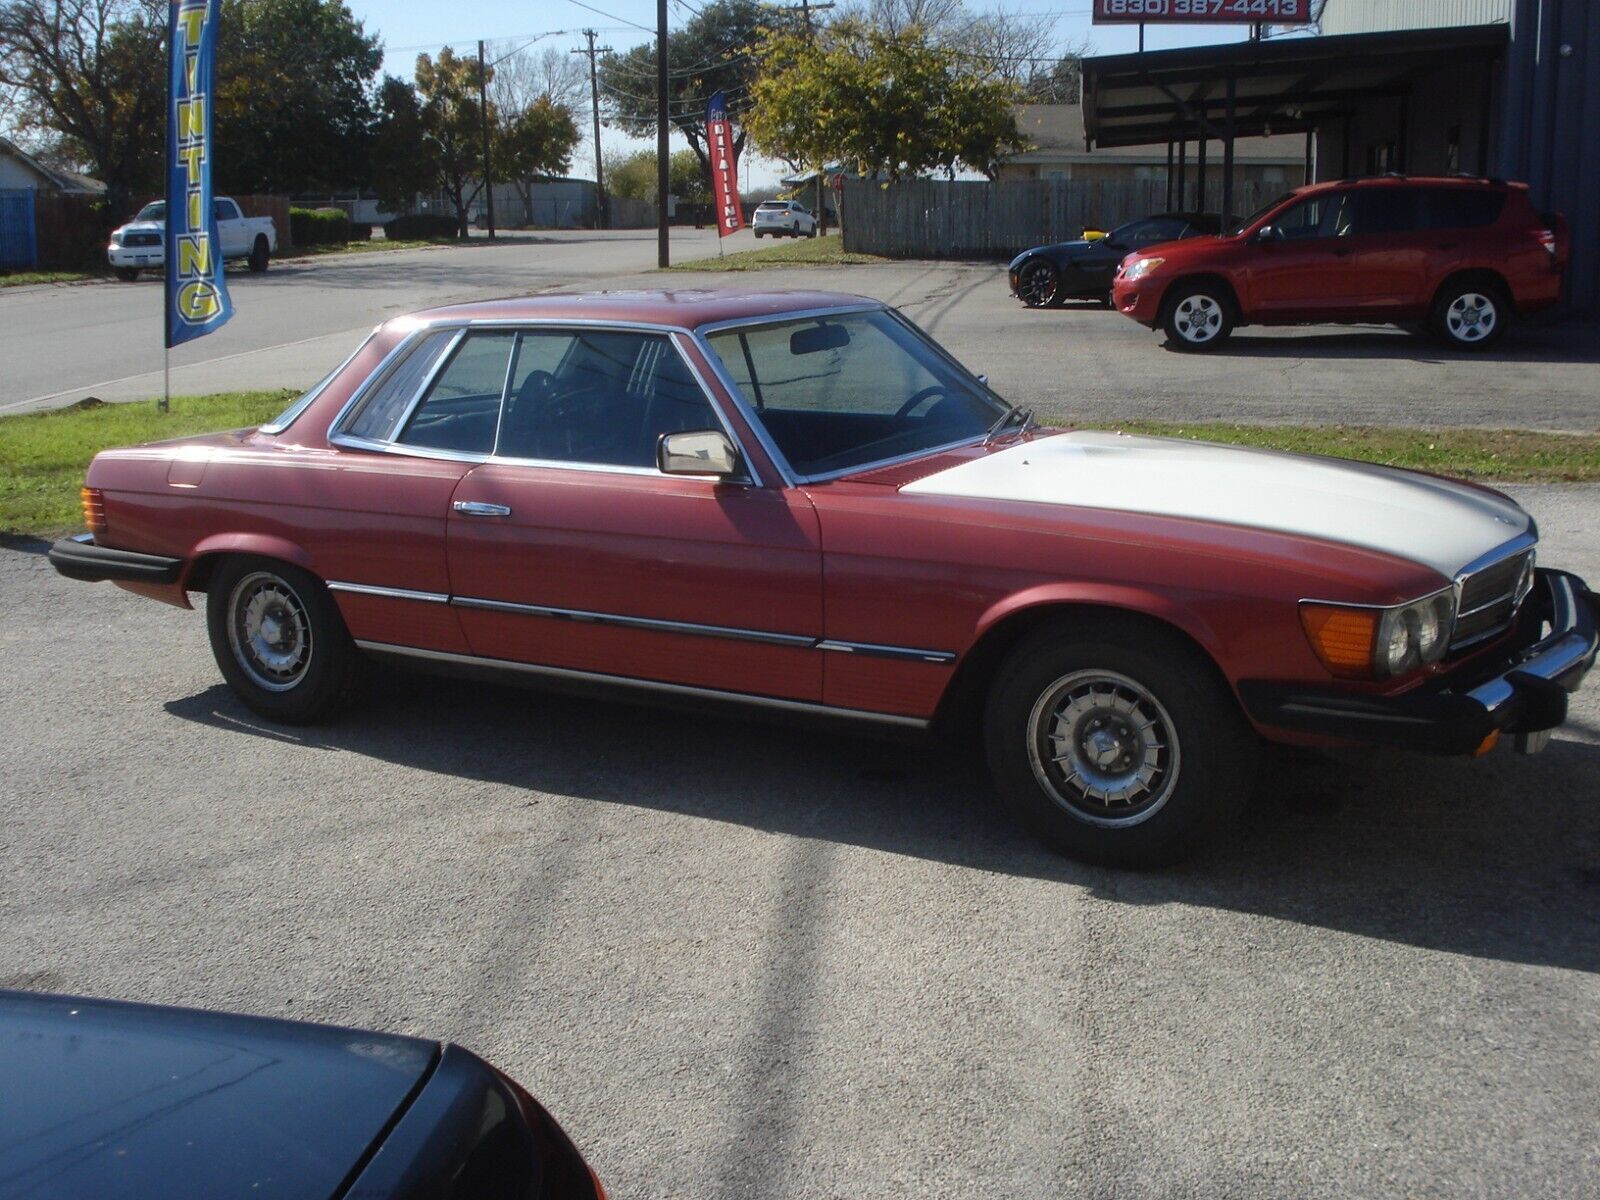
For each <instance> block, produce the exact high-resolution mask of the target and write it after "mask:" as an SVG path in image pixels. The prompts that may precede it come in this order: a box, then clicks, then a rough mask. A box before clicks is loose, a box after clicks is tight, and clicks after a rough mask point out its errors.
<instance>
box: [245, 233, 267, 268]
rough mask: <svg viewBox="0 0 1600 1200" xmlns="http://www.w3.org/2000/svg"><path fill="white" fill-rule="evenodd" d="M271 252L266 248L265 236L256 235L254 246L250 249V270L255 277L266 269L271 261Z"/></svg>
mask: <svg viewBox="0 0 1600 1200" xmlns="http://www.w3.org/2000/svg"><path fill="white" fill-rule="evenodd" d="M271 258H272V252H271V250H270V249H268V247H267V237H266V234H257V235H256V240H255V244H254V245H252V246H251V247H250V269H251V270H252V271H254V272H255V273H256V274H257V275H259V274H261V272H263V271H265V270H266V269H267V263H268V262H270V261H271Z"/></svg>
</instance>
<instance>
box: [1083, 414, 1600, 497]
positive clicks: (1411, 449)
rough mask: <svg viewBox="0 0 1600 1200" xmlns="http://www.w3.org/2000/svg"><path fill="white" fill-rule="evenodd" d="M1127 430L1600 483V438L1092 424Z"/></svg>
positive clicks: (1515, 478) (1509, 476)
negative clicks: (1599, 481)
mask: <svg viewBox="0 0 1600 1200" xmlns="http://www.w3.org/2000/svg"><path fill="white" fill-rule="evenodd" d="M1090 424H1092V425H1094V426H1096V427H1098V428H1105V429H1120V430H1122V431H1123V432H1125V433H1150V434H1159V435H1161V436H1164V437H1179V438H1189V439H1191V440H1195V441H1205V442H1227V443H1230V444H1232V445H1237V446H1263V447H1266V448H1268V449H1272V450H1292V451H1295V452H1297V453H1300V454H1330V455H1333V456H1335V457H1337V458H1354V459H1359V460H1360V461H1362V462H1371V463H1382V464H1383V465H1385V466H1390V467H1409V468H1411V469H1413V470H1418V471H1432V472H1434V473H1436V474H1439V475H1454V476H1457V477H1459V478H1463V479H1496V480H1501V481H1503V482H1510V483H1532V482H1541V483H1549V482H1592V481H1595V480H1600V435H1595V434H1565V433H1533V432H1530V431H1527V430H1520V429H1395V428H1390V427H1386V426H1371V425H1232V424H1227V423H1224V422H1207V423H1194V422H1172V421H1118V422H1098V421H1097V422H1090Z"/></svg>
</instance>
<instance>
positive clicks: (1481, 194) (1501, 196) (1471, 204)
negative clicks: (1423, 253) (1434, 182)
mask: <svg viewBox="0 0 1600 1200" xmlns="http://www.w3.org/2000/svg"><path fill="white" fill-rule="evenodd" d="M1418 200H1419V205H1418V207H1419V209H1420V213H1421V218H1422V219H1421V225H1422V227H1423V228H1424V229H1481V228H1483V227H1484V226H1485V225H1493V224H1494V223H1495V222H1496V221H1498V220H1499V219H1500V214H1501V213H1502V212H1503V211H1505V207H1506V194H1505V193H1504V192H1501V191H1489V190H1487V189H1485V190H1479V189H1477V188H1424V189H1422V190H1421V192H1420V194H1419V197H1418Z"/></svg>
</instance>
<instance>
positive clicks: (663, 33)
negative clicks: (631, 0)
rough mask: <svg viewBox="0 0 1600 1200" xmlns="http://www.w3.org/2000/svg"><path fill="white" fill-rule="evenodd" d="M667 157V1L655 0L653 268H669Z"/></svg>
mask: <svg viewBox="0 0 1600 1200" xmlns="http://www.w3.org/2000/svg"><path fill="white" fill-rule="evenodd" d="M670 166H671V159H670V158H668V156H667V0H656V266H658V267H669V266H671V265H672V252H671V250H669V249H668V247H667V188H669V187H670V186H671V184H672V176H671V170H670Z"/></svg>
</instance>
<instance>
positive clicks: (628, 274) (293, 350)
mask: <svg viewBox="0 0 1600 1200" xmlns="http://www.w3.org/2000/svg"><path fill="white" fill-rule="evenodd" d="M674 238H675V242H674V247H675V248H674V251H673V253H674V256H675V260H677V261H683V260H685V259H687V258H690V257H693V256H696V255H709V254H714V253H715V249H716V247H715V236H714V234H713V233H711V231H702V232H700V233H696V232H695V231H692V230H681V231H675V233H674ZM754 244H755V243H754V241H753V240H752V239H751V238H750V236H749V235H748V234H743V235H740V236H739V237H738V238H736V239H734V240H733V241H732V242H730V243H729V248H731V249H737V248H740V247H742V246H747V245H754ZM654 262H655V242H654V234H653V233H650V232H648V231H646V232H643V233H640V232H634V233H614V234H603V235H596V234H592V233H573V234H550V235H544V236H542V237H541V238H540V239H539V240H537V241H535V242H528V243H516V244H511V243H507V244H506V245H504V246H496V247H490V246H488V245H474V246H472V247H470V248H466V249H460V250H456V249H449V250H424V251H410V252H404V251H402V252H396V253H393V254H378V255H366V256H359V257H349V258H340V259H321V260H311V261H308V262H306V263H304V264H283V265H281V266H279V267H274V268H273V270H272V271H270V272H269V273H268V274H267V275H266V276H265V277H261V278H257V277H253V276H249V275H243V276H237V277H235V279H234V281H233V282H234V283H235V284H236V285H237V287H236V291H235V295H236V298H237V300H238V303H239V307H240V314H241V315H240V316H239V317H237V318H236V319H235V320H234V321H233V322H232V323H231V324H229V325H228V326H226V327H225V328H224V329H223V330H222V331H221V332H220V333H217V334H215V335H213V336H211V337H207V338H203V339H201V340H200V341H198V342H195V343H191V345H190V346H188V347H185V348H182V349H180V350H178V351H176V352H175V353H174V356H173V360H174V362H175V363H179V364H183V365H180V366H179V367H178V368H177V369H176V370H175V371H174V372H173V388H174V390H175V392H177V393H179V394H183V393H190V394H193V393H198V392H207V391H218V390H224V389H232V388H246V387H308V386H309V385H310V384H312V383H314V382H315V381H316V380H317V379H319V378H320V377H321V376H322V375H323V374H324V373H325V372H326V371H327V370H328V369H329V368H331V367H333V366H334V365H336V364H337V363H338V362H339V361H340V360H341V359H342V358H343V357H344V355H346V354H347V353H348V352H349V351H350V350H351V349H353V348H354V347H355V345H356V344H357V343H358V342H359V341H360V339H361V338H362V337H364V336H365V335H366V333H367V331H368V330H369V329H370V328H371V327H372V325H373V324H375V323H376V322H377V321H379V320H381V319H383V318H385V317H388V316H392V315H394V314H396V313H399V312H406V311H409V310H411V309H415V308H419V307H423V306H426V305H430V304H442V303H446V302H448V301H452V300H461V299H467V298H470V297H474V296H498V295H509V294H518V293H527V292H532V291H539V290H544V289H548V288H553V287H558V286H577V287H662V286H673V287H707V286H730V287H746V288H748V287H752V286H755V287H765V288H782V287H788V288H795V287H821V288H826V289H833V290H837V291H845V292H853V293H858V294H862V295H867V296H873V297H876V298H878V299H882V300H886V301H889V302H890V303H893V304H897V305H899V306H901V307H902V308H903V309H904V310H905V311H906V312H907V313H909V314H910V315H911V316H912V317H913V318H914V319H916V320H917V321H919V322H920V323H921V324H922V325H923V326H925V327H926V328H927V329H928V330H930V331H931V332H932V333H933V334H934V335H935V336H937V337H938V338H939V340H940V341H942V342H943V343H944V344H945V345H947V346H948V347H949V348H950V349H951V350H952V351H953V352H954V353H955V354H956V355H957V356H958V357H960V358H961V359H962V360H963V361H964V362H966V363H967V364H968V365H969V366H971V367H972V368H973V369H974V370H976V371H980V372H983V373H986V374H988V375H989V376H990V377H991V378H992V379H993V381H994V383H995V385H996V386H997V387H998V388H999V389H1000V391H1001V392H1002V393H1003V394H1004V395H1006V396H1007V397H1008V398H1010V399H1014V400H1019V401H1021V402H1023V403H1026V404H1029V405H1032V406H1034V407H1035V408H1036V409H1038V410H1039V412H1040V413H1041V414H1042V415H1044V416H1047V417H1049V418H1051V419H1053V420H1058V421H1081V422H1085V423H1089V424H1102V423H1107V422H1114V421H1116V420H1118V419H1129V418H1135V417H1155V418H1161V419H1168V420H1194V421H1202V420H1212V419H1226V420H1238V421H1265V422H1277V421H1289V422H1311V423H1327V422H1344V423H1355V424H1362V423H1367V424H1387V425H1420V426H1448V425H1478V426H1487V427H1497V428H1525V429H1549V430H1558V431H1593V430H1596V429H1600V391H1597V389H1596V387H1595V382H1594V381H1595V373H1596V370H1597V369H1600V327H1597V326H1594V325H1586V324H1572V323H1569V324H1565V325H1559V326H1553V327H1547V326H1537V327H1533V328H1524V329H1519V330H1517V331H1516V332H1515V334H1514V335H1513V336H1511V337H1508V338H1507V339H1506V340H1505V342H1504V343H1503V344H1502V345H1501V346H1500V347H1497V348H1495V349H1493V350H1491V351H1489V352H1487V353H1484V354H1477V355H1465V356H1463V355H1457V354H1452V353H1449V352H1446V351H1444V350H1443V349H1442V348H1441V347H1439V346H1437V345H1436V344H1434V343H1433V342H1432V341H1430V340H1429V339H1427V338H1425V337H1422V336H1420V335H1417V334H1412V333H1407V332H1404V331H1401V330H1396V329H1389V328H1385V327H1332V326H1328V327H1317V328H1311V329H1276V330H1265V329H1261V330H1258V329H1250V330H1246V331H1244V332H1243V333H1241V334H1240V335H1239V336H1238V337H1237V338H1236V339H1235V340H1234V341H1233V343H1231V344H1230V345H1229V346H1227V347H1225V348H1224V349H1222V350H1221V351H1219V352H1217V353H1214V354H1211V355H1205V356H1196V355H1187V354H1179V353H1176V352H1174V351H1171V350H1168V349H1165V348H1164V347H1163V346H1162V344H1161V339H1160V338H1159V337H1158V336H1157V335H1155V334H1153V333H1151V332H1150V331H1149V330H1146V329H1144V328H1142V327H1141V326H1138V325H1135V324H1134V323H1133V322H1131V321H1129V320H1127V319H1126V318H1124V317H1121V316H1118V315H1117V314H1115V313H1112V312H1109V311H1107V310H1105V309H1103V308H1101V307H1100V306H1098V305H1094V304H1084V305H1074V306H1070V307H1068V308H1066V309H1064V310H1047V311H1030V310H1028V309H1024V308H1022V307H1021V306H1020V305H1018V304H1017V303H1016V302H1015V301H1014V300H1012V299H1011V298H1010V296H1009V295H1008V294H1007V291H1006V286H1005V280H1004V276H1003V273H1002V272H1001V271H1000V270H999V269H998V268H997V267H996V266H993V265H980V266H974V265H964V264H948V263H926V262H916V263H893V264H880V265H873V266H866V267H835V268H807V269H790V270H781V271H763V272H761V273H759V274H751V273H739V274H731V273H725V274H704V275H701V274H692V275H683V274H674V275H660V274H648V273H647V274H640V273H639V272H640V271H641V270H643V269H644V268H647V267H651V266H653V265H654ZM18 292H20V293H21V294H18ZM159 319H160V308H159V296H158V285H157V283H156V282H155V281H153V280H152V281H150V282H148V283H144V284H140V285H138V286H137V287H129V286H126V285H117V286H114V285H110V284H106V285H96V286H93V287H76V288H47V289H19V290H18V291H17V292H6V291H0V362H4V363H5V364H6V369H5V371H3V372H0V412H4V411H7V410H8V409H9V410H11V411H22V410H24V409H27V408H32V407H41V406H49V405H57V404H65V403H69V402H70V401H72V400H76V399H80V398H81V397H83V396H84V395H88V394H91V393H92V394H94V395H98V396H100V397H101V398H102V399H108V400H110V399H132V398H136V397H144V396H152V395H156V394H158V393H159V391H160V388H161V376H160V365H161V364H160V351H159V345H160V340H159V330H158V322H159ZM141 372H142V374H141ZM127 376H132V378H125V377H127ZM107 381H114V382H107Z"/></svg>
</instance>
